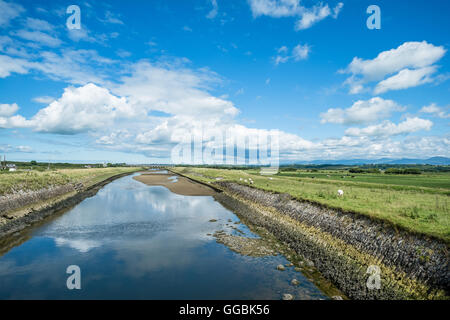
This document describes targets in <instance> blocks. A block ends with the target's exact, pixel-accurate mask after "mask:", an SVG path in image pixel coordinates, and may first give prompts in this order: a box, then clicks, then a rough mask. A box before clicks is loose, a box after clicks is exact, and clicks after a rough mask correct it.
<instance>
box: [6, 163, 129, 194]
mask: <svg viewBox="0 0 450 320" xmlns="http://www.w3.org/2000/svg"><path fill="white" fill-rule="evenodd" d="M137 169H138V168H127V167H117V168H95V169H61V170H51V171H16V172H0V196H3V195H6V194H12V193H14V192H17V191H19V190H22V191H37V190H40V189H44V188H48V187H52V186H61V185H65V184H67V183H82V184H83V185H84V186H90V185H93V184H95V183H98V182H100V181H103V180H105V179H108V178H110V177H112V176H115V175H117V174H121V173H126V172H133V171H136V170H137Z"/></svg>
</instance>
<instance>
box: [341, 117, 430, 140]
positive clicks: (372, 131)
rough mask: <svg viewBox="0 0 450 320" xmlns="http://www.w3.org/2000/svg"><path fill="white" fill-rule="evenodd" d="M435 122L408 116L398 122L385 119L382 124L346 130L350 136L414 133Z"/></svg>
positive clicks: (428, 127)
mask: <svg viewBox="0 0 450 320" xmlns="http://www.w3.org/2000/svg"><path fill="white" fill-rule="evenodd" d="M432 126H433V122H431V121H430V120H425V119H421V118H418V117H414V118H407V119H406V120H405V121H403V122H400V123H398V124H395V123H392V122H391V121H384V122H382V123H381V124H377V125H372V126H368V127H365V128H349V129H347V130H346V131H345V134H346V135H349V136H389V137H390V136H396V135H400V134H407V133H413V132H416V131H420V130H426V131H428V130H430V129H431V127H432Z"/></svg>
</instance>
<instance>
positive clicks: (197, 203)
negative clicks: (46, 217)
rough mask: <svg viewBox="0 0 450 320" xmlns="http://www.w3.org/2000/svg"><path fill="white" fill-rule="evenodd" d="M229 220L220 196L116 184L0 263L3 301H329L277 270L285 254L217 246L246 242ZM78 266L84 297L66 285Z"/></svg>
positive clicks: (32, 234)
mask: <svg viewBox="0 0 450 320" xmlns="http://www.w3.org/2000/svg"><path fill="white" fill-rule="evenodd" d="M174 183H176V182H174ZM211 219H217V222H210V221H209V220H211ZM229 219H231V220H232V223H234V222H236V221H239V219H238V217H237V216H236V215H235V214H234V213H233V212H231V211H229V210H227V209H225V208H224V207H223V206H222V205H221V204H220V203H218V202H216V201H215V200H214V198H213V197H210V196H204V197H191V196H181V195H177V194H173V193H172V192H170V191H169V190H168V189H166V188H164V187H159V186H147V185H144V184H142V183H140V182H138V181H135V180H133V179H132V177H131V176H128V177H124V178H121V179H118V180H115V181H113V182H112V183H110V184H108V185H107V186H105V187H104V188H103V189H101V190H100V191H99V192H98V193H97V194H96V195H95V196H94V197H91V198H88V199H85V200H84V201H83V202H81V203H80V204H78V205H77V206H75V207H74V208H72V209H70V210H68V211H67V212H65V213H64V214H63V215H60V216H58V217H56V218H54V219H52V220H50V221H48V222H46V223H45V224H44V225H42V226H39V227H36V228H34V229H33V230H32V231H27V232H28V233H29V234H28V235H27V240H26V241H25V242H23V243H21V244H20V245H18V246H16V247H14V248H12V249H11V250H9V251H8V252H6V253H5V254H3V256H1V257H0V299H23V298H31V299H280V298H281V296H282V294H283V293H291V294H293V295H294V296H295V297H296V299H327V297H326V296H325V295H324V294H323V293H321V292H320V290H319V289H317V288H316V286H315V285H314V284H313V283H311V282H310V281H308V279H306V278H305V277H304V276H303V275H302V274H301V273H299V272H296V271H294V270H293V268H286V271H278V270H276V266H277V265H278V264H286V263H288V261H287V260H286V259H285V258H284V257H283V256H281V255H278V256H265V257H249V256H243V255H241V254H239V253H235V252H232V251H231V250H229V249H228V248H227V247H226V246H224V245H223V244H219V243H216V241H215V238H214V237H212V236H211V235H208V234H213V233H214V232H215V231H219V230H225V231H227V232H228V233H231V234H236V235H237V233H236V231H235V230H233V229H231V228H229V226H227V225H226V224H227V223H229V224H232V223H230V222H228V220H229ZM234 226H237V227H238V228H239V230H241V231H242V232H243V233H244V234H245V236H247V237H256V235H255V234H253V233H252V232H251V231H250V230H249V229H248V228H247V226H245V225H244V224H239V225H234ZM69 265H78V266H79V267H80V268H81V290H68V289H67V287H66V280H67V277H68V276H69V275H68V274H66V268H67V267H68V266H69ZM293 278H296V279H298V280H299V281H300V285H299V286H297V287H295V286H292V285H290V281H291V280H292V279H293Z"/></svg>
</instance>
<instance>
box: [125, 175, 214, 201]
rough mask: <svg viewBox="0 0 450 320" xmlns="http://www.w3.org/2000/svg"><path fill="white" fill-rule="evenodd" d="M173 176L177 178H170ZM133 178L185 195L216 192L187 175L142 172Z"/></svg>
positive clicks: (207, 194)
mask: <svg viewBox="0 0 450 320" xmlns="http://www.w3.org/2000/svg"><path fill="white" fill-rule="evenodd" d="M171 177H176V179H169V178H171ZM133 179H135V180H137V181H139V182H142V183H145V184H146V185H149V186H163V187H166V188H167V189H169V190H170V191H172V192H173V193H176V194H180V195H183V196H212V195H214V194H215V193H216V192H215V191H214V190H213V189H211V188H208V187H207V186H204V185H202V184H199V183H195V182H193V181H191V180H189V179H187V178H185V177H181V176H178V175H174V174H164V173H150V174H141V175H140V176H136V177H133Z"/></svg>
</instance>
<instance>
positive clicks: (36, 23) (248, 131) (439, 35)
mask: <svg viewBox="0 0 450 320" xmlns="http://www.w3.org/2000/svg"><path fill="white" fill-rule="evenodd" d="M74 4H75V5H78V6H79V7H80V10H81V29H80V30H69V29H68V28H67V26H66V20H67V18H68V17H69V16H70V14H67V13H66V8H67V7H68V6H69V5H74ZM372 4H376V5H378V6H379V7H380V9H381V29H379V30H376V29H373V30H370V29H368V28H367V26H366V20H367V18H368V17H369V14H367V13H366V9H367V7H368V6H369V5H372ZM449 10H450V3H448V2H446V1H440V0H435V1H406V0H405V1H400V0H399V1H364V0H341V1H323V2H317V1H306V0H304V1H299V0H277V1H275V0H248V1H247V0H235V1H228V0H227V1H225V0H217V1H214V0H195V1H181V0H180V1H178V0H153V1H138V0H136V1H131V0H130V1H78V2H77V1H75V2H68V1H59V0H58V1H56V0H54V1H35V0H33V1H5V0H0V30H1V34H0V153H2V154H7V157H8V158H9V159H15V160H41V161H88V162H92V161H95V162H103V161H107V162H129V163H132V162H136V163H140V162H167V161H170V154H171V150H172V148H173V147H174V146H175V145H177V144H178V143H180V141H182V140H183V139H185V138H186V136H189V135H190V134H193V133H197V132H202V134H203V138H204V139H206V140H208V139H210V137H211V136H213V135H214V134H215V132H216V131H217V130H219V131H220V130H222V131H223V130H228V131H230V132H231V134H232V135H236V136H239V137H241V136H251V135H252V134H255V133H258V132H259V133H261V132H266V131H267V130H277V132H278V133H279V137H280V145H279V146H280V157H281V160H312V159H352V158H370V159H377V158H382V157H393V158H402V157H409V158H427V157H431V156H450V148H449V146H450V135H449V130H448V129H449V119H450V116H449V114H450V109H449V106H450V102H449V96H450V91H449V83H450V82H449V78H450V63H449V62H450V61H449V53H448V48H449V47H450V43H449V37H448V30H450V22H449V20H448V19H447V16H448V12H449Z"/></svg>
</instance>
